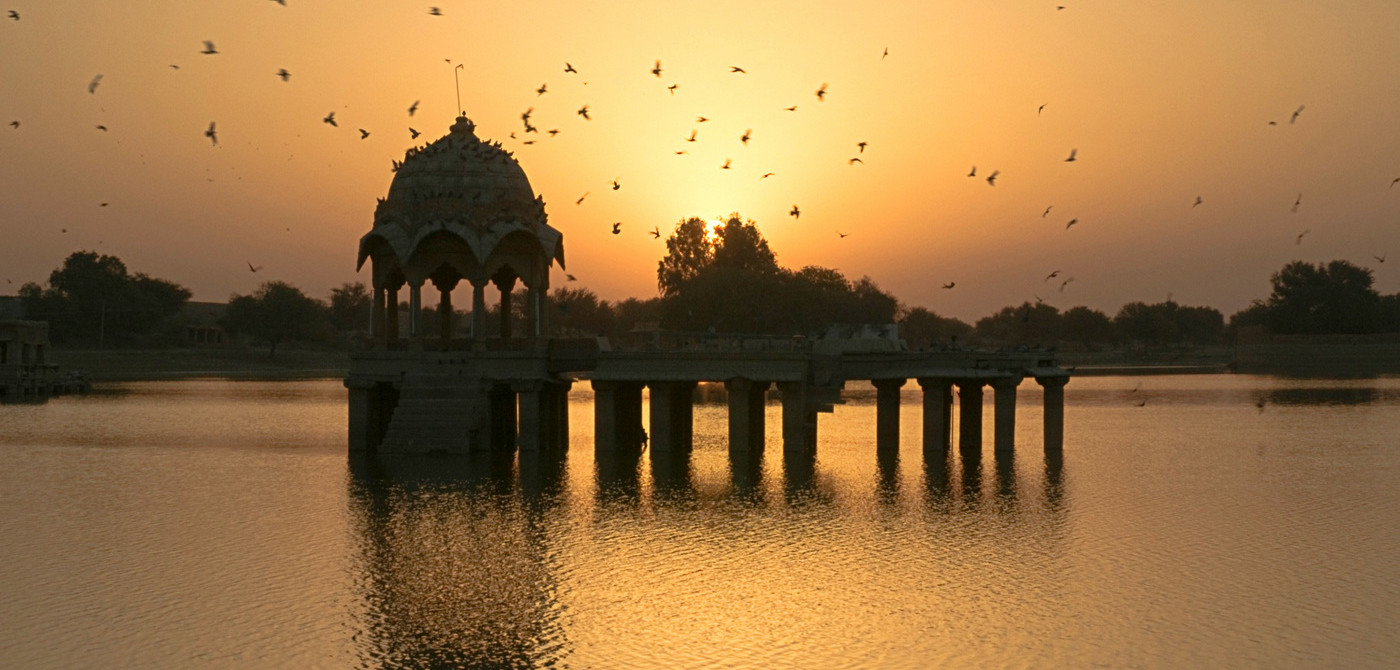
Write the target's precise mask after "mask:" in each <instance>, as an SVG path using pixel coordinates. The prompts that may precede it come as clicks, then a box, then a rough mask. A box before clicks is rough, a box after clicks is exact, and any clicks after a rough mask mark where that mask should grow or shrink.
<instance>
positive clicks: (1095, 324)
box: [1060, 306, 1118, 344]
mask: <svg viewBox="0 0 1400 670" xmlns="http://www.w3.org/2000/svg"><path fill="white" fill-rule="evenodd" d="M1117 334H1118V332H1117V329H1115V328H1114V327H1113V320H1112V319H1110V318H1108V315H1107V314H1104V313H1103V312H1100V311H1098V310H1096V309H1090V308H1088V307H1083V306H1080V307H1071V308H1069V309H1067V310H1065V312H1064V313H1062V314H1060V337H1061V338H1062V339H1064V340H1066V341H1069V342H1082V343H1084V344H1107V343H1109V342H1112V341H1113V340H1114V338H1115V337H1116V336H1117Z"/></svg>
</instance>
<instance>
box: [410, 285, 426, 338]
mask: <svg viewBox="0 0 1400 670" xmlns="http://www.w3.org/2000/svg"><path fill="white" fill-rule="evenodd" d="M422 311H423V282H421V281H419V282H418V283H416V284H409V285H408V339H410V340H412V341H413V342H414V343H415V344H422V342H423V324H422V323H421V322H422V320H423V316H422V314H421V312H422Z"/></svg>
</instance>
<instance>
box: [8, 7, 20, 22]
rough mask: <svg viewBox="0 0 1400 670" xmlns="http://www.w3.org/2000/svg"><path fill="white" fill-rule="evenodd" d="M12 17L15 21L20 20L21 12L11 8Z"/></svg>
mask: <svg viewBox="0 0 1400 670" xmlns="http://www.w3.org/2000/svg"><path fill="white" fill-rule="evenodd" d="M10 18H11V19H14V20H15V21H18V20H19V12H17V11H15V10H13V9H11V10H10Z"/></svg>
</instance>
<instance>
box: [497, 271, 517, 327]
mask: <svg viewBox="0 0 1400 670" xmlns="http://www.w3.org/2000/svg"><path fill="white" fill-rule="evenodd" d="M503 272H504V271H503ZM492 281H493V282H495V284H496V288H498V289H500V291H501V337H502V338H509V337H510V317H511V311H510V297H511V296H510V292H511V291H514V290H515V277H514V276H513V275H501V274H497V275H496V278H495V279H493V280H492Z"/></svg>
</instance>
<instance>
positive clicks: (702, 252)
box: [656, 217, 715, 296]
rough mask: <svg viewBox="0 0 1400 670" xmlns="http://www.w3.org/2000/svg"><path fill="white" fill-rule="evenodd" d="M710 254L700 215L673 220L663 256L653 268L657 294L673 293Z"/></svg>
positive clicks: (703, 265)
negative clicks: (675, 221)
mask: <svg viewBox="0 0 1400 670" xmlns="http://www.w3.org/2000/svg"><path fill="white" fill-rule="evenodd" d="M714 254H715V249H714V245H713V243H712V242H711V241H710V240H709V239H708V231H707V230H706V229H705V221H704V219H698V218H695V217H691V218H689V219H683V220H681V221H680V222H679V223H677V224H676V229H675V231H673V232H672V233H671V236H670V237H668V238H666V257H665V258H662V259H661V262H660V263H659V264H658V266H657V268H656V284H657V287H658V288H659V289H660V290H661V295H665V296H669V295H674V294H675V293H676V291H678V290H680V287H681V284H683V283H684V282H686V281H687V280H690V279H694V278H695V276H696V275H698V274H700V271H701V270H703V269H705V268H707V267H709V265H710V262H711V261H713V260H714Z"/></svg>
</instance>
